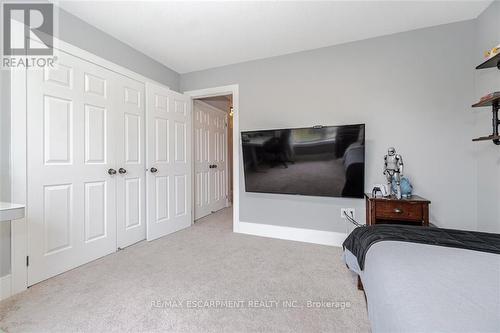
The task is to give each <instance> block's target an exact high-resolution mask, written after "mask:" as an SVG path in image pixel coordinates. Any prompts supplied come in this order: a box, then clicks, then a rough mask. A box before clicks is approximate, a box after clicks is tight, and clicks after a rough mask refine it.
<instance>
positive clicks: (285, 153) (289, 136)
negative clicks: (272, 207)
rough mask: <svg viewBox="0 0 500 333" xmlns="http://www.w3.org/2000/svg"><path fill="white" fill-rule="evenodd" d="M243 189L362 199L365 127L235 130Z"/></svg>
mask: <svg viewBox="0 0 500 333" xmlns="http://www.w3.org/2000/svg"><path fill="white" fill-rule="evenodd" d="M241 141H242V149H243V163H244V172H245V190H246V191H247V192H259V193H279V194H298V195H310V196H326V197H349V198H362V197H363V191H364V184H365V125H364V124H358V125H343V126H314V127H309V128H290V129H273V130H262V131H245V132H241Z"/></svg>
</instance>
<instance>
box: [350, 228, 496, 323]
mask: <svg viewBox="0 0 500 333" xmlns="http://www.w3.org/2000/svg"><path fill="white" fill-rule="evenodd" d="M362 228H367V227H362ZM499 237H500V236H499ZM499 239H500V238H499ZM353 252H354V253H357V252H356V251H350V250H349V249H347V248H345V249H344V254H343V259H344V261H345V263H346V264H347V266H348V267H349V269H351V270H352V271H354V272H355V273H356V274H358V275H359V277H360V280H361V282H362V285H363V289H364V292H365V295H366V300H367V306H368V316H369V320H370V323H371V328H372V331H373V332H384V333H387V332H500V254H499V253H491V252H482V251H476V250H470V249H466V248H455V247H451V246H439V245H430V244H424V243H423V242H411V241H410V242H408V241H397V240H383V241H377V242H375V243H373V244H371V245H370V246H369V248H368V250H366V253H365V257H364V262H362V265H360V262H359V260H358V257H359V253H358V257H356V256H355V255H354V254H353ZM493 252H494V251H493ZM361 268H363V269H361Z"/></svg>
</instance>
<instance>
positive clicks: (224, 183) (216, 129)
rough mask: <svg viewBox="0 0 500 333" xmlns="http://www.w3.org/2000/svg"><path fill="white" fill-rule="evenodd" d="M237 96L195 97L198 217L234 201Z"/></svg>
mask: <svg viewBox="0 0 500 333" xmlns="http://www.w3.org/2000/svg"><path fill="white" fill-rule="evenodd" d="M233 114H234V113H233V95H232V94H222V95H217V96H209V97H202V98H196V99H194V100H193V129H194V130H193V131H194V137H193V139H194V140H193V151H194V159H193V160H194V178H193V181H194V220H198V219H200V218H202V217H205V216H207V215H210V214H212V213H215V212H217V211H219V210H221V209H223V208H225V207H229V206H231V204H232V201H233V185H232V183H233V182H232V178H233V177H232V169H233V165H232V160H233V158H232V155H233V154H232V151H233Z"/></svg>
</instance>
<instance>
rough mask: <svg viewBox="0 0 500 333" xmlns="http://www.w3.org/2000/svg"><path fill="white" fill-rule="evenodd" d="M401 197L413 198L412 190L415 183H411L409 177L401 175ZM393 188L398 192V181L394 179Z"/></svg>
mask: <svg viewBox="0 0 500 333" xmlns="http://www.w3.org/2000/svg"><path fill="white" fill-rule="evenodd" d="M400 188H401V197H403V198H405V199H408V198H411V195H412V192H413V185H412V184H411V183H410V181H409V180H408V178H406V177H401V184H400ZM392 190H393V191H394V192H396V190H397V184H396V181H395V180H394V179H393V180H392Z"/></svg>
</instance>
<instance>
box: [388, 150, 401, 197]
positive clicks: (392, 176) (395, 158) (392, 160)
mask: <svg viewBox="0 0 500 333" xmlns="http://www.w3.org/2000/svg"><path fill="white" fill-rule="evenodd" d="M384 175H385V177H386V178H387V188H388V192H389V195H391V194H393V193H392V192H395V193H394V194H395V196H396V198H397V199H401V186H400V184H401V176H402V175H403V158H402V157H401V155H399V154H396V149H394V148H393V147H390V148H389V149H388V150H387V155H385V156H384ZM393 181H395V182H396V189H395V191H393V190H392V182H393Z"/></svg>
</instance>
